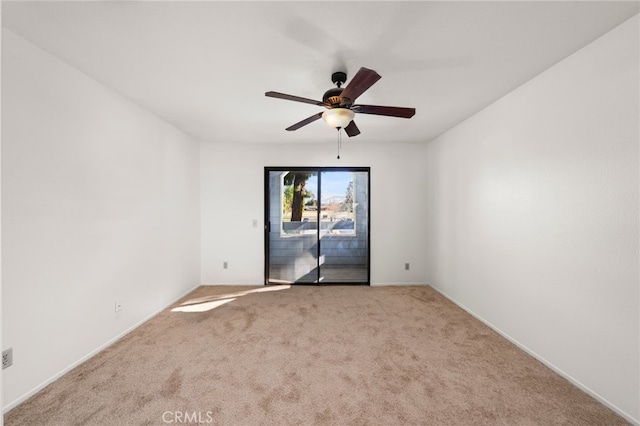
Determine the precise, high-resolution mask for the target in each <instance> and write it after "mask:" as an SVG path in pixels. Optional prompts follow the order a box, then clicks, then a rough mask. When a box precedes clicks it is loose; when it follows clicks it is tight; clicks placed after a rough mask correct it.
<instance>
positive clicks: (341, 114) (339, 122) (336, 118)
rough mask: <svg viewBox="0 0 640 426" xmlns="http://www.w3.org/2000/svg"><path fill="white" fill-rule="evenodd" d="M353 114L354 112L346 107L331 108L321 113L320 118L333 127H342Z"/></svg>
mask: <svg viewBox="0 0 640 426" xmlns="http://www.w3.org/2000/svg"><path fill="white" fill-rule="evenodd" d="M354 116H355V113H354V112H353V111H351V110H350V109H348V108H331V109H328V110H326V111H325V112H323V113H322V119H323V120H324V121H325V122H326V123H327V124H328V125H329V127H333V128H334V129H344V128H345V127H347V126H348V125H349V123H351V120H353V117H354Z"/></svg>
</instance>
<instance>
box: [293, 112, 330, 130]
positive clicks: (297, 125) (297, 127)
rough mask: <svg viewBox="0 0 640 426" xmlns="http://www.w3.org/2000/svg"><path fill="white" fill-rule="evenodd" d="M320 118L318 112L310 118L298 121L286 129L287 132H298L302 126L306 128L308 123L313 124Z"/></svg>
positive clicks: (320, 115) (320, 114)
mask: <svg viewBox="0 0 640 426" xmlns="http://www.w3.org/2000/svg"><path fill="white" fill-rule="evenodd" d="M320 117H322V113H321V112H319V113H317V114H313V115H312V116H311V117H309V118H305V119H304V120H302V121H298V122H297V123H296V124H294V125H292V126H289V127H287V130H289V131H292V130H298V129H299V128H300V127H302V126H306V125H307V124H309V123H313V122H314V121H316V120H318V119H319V118H320Z"/></svg>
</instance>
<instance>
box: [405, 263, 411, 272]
mask: <svg viewBox="0 0 640 426" xmlns="http://www.w3.org/2000/svg"><path fill="white" fill-rule="evenodd" d="M409 267H410V265H409V264H408V263H405V264H404V270H405V271H408V270H409Z"/></svg>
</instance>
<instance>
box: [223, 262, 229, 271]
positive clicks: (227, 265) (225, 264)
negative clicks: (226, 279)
mask: <svg viewBox="0 0 640 426" xmlns="http://www.w3.org/2000/svg"><path fill="white" fill-rule="evenodd" d="M222 269H229V262H226V261H225V262H222Z"/></svg>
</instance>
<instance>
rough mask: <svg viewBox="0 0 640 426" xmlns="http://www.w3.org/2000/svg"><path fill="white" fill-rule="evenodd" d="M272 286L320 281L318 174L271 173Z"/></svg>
mask: <svg viewBox="0 0 640 426" xmlns="http://www.w3.org/2000/svg"><path fill="white" fill-rule="evenodd" d="M268 179H269V228H270V229H269V245H268V247H269V258H268V265H269V269H268V282H269V283H274V284H275V283H315V282H317V281H318V211H317V202H316V201H315V194H317V193H318V190H317V187H318V173H317V172H312V171H295V170H294V171H289V170H286V171H271V172H269V176H268Z"/></svg>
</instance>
